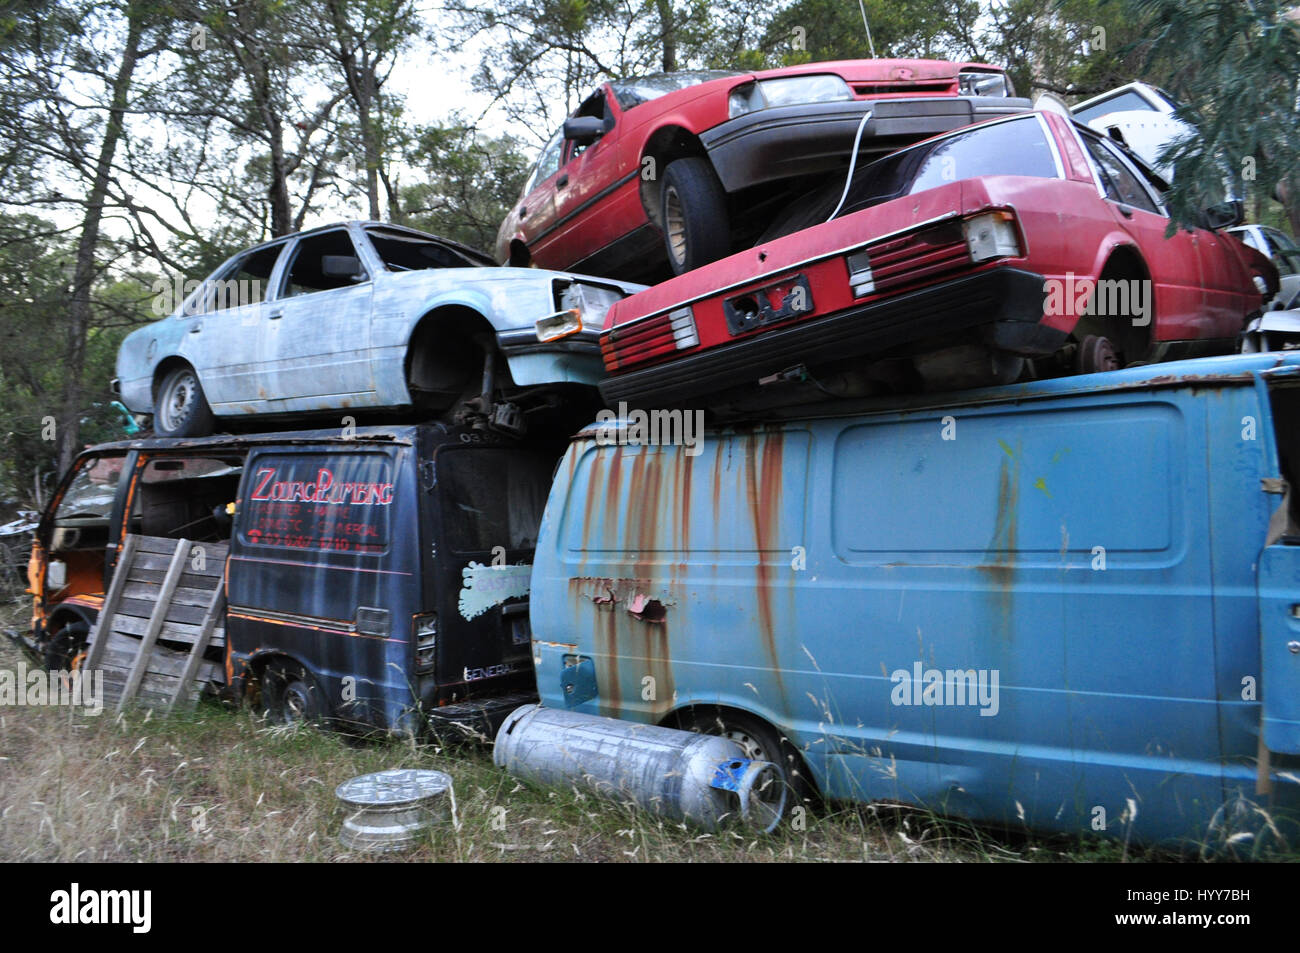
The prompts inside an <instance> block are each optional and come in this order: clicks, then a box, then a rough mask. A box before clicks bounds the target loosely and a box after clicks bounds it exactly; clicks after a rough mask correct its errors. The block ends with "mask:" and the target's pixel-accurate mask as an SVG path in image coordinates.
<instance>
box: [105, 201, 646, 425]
mask: <svg viewBox="0 0 1300 953" xmlns="http://www.w3.org/2000/svg"><path fill="white" fill-rule="evenodd" d="M642 287H643V286H641V285H635V284H628V283H625V282H618V281H610V280H606V279H601V278H587V277H584V276H579V275H573V274H567V273H563V272H554V271H542V270H539V269H533V268H502V267H498V266H497V265H496V264H495V263H494V262H493V261H492V260H491V259H490V258H488V257H487V256H485V255H482V254H480V253H478V252H476V251H474V250H472V249H470V248H468V247H466V246H464V245H460V244H458V243H456V242H451V241H447V240H445V239H440V238H436V237H434V236H432V235H427V234H425V233H423V232H418V231H415V230H414V229H409V228H402V227H398V226H394V225H385V224H381V223H378V222H347V223H342V224H338V225H330V226H326V227H323V228H317V229H314V230H312V231H308V232H302V233H299V234H296V235H290V236H286V237H284V238H279V239H276V240H274V241H271V242H267V243H265V244H262V245H258V246H256V247H255V248H251V249H249V250H247V251H244V252H241V253H240V254H238V255H236V256H234V257H233V258H231V259H230V260H229V261H227V262H225V263H224V264H222V265H221V267H220V268H218V269H217V270H216V271H215V272H213V274H212V275H210V276H209V277H208V278H206V279H205V280H203V281H201V282H200V281H192V282H189V283H186V284H182V283H181V282H179V281H178V282H175V283H174V286H169V285H168V284H167V282H165V281H162V282H159V283H158V285H156V286H155V288H154V290H155V292H156V293H157V297H156V299H155V301H156V302H157V303H156V304H155V309H156V310H157V311H158V312H159V313H163V314H166V315H167V316H166V317H164V318H163V319H162V320H160V321H155V322H153V323H151V324H148V325H145V326H144V327H142V328H139V329H137V330H136V331H133V332H132V333H131V334H129V335H128V336H127V337H126V339H125V340H124V341H123V342H122V346H121V349H120V350H119V352H118V357H117V379H116V380H115V382H114V386H115V389H116V390H117V391H118V392H119V393H120V395H121V399H122V402H123V403H124V404H126V406H127V407H128V408H129V409H130V410H131V411H132V412H134V413H147V414H153V417H154V430H155V431H156V432H157V433H159V434H162V435H166V436H199V435H203V434H205V433H209V432H211V431H212V429H213V428H214V427H215V424H216V420H215V419H216V418H236V417H241V416H245V415H258V414H273V415H298V414H312V413H319V412H323V411H344V410H370V409H373V410H394V409H400V410H414V411H418V412H426V411H427V412H429V413H441V412H444V411H446V410H448V409H449V408H452V407H466V408H469V409H470V411H471V412H477V413H479V414H481V415H483V416H484V417H486V418H487V419H488V421H489V423H491V424H493V425H494V426H497V427H498V428H499V429H505V430H509V429H511V428H512V427H514V426H516V422H517V420H518V413H519V408H518V406H517V405H516V404H515V403H512V401H519V402H523V401H526V400H528V399H529V398H530V397H531V396H533V395H536V394H538V393H539V392H542V393H544V392H546V391H548V390H554V389H555V387H556V386H557V385H567V384H579V385H595V384H596V383H597V382H598V381H599V380H600V379H601V377H602V376H603V375H604V369H603V365H602V363H601V359H600V350H599V345H598V335H599V332H600V329H601V326H602V324H603V322H604V315H605V311H606V310H607V309H608V308H609V306H610V305H611V304H613V303H614V302H615V301H617V300H619V299H620V298H623V297H625V296H626V295H629V294H634V293H635V292H637V291H640V290H642ZM173 305H174V307H173Z"/></svg>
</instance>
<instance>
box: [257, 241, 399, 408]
mask: <svg viewBox="0 0 1300 953" xmlns="http://www.w3.org/2000/svg"><path fill="white" fill-rule="evenodd" d="M288 254H289V258H288V261H287V263H286V266H285V267H284V269H283V270H282V273H281V276H280V278H279V279H278V285H279V286H278V289H277V294H276V298H275V300H274V301H272V302H269V303H268V304H267V305H266V306H265V309H264V310H265V315H266V317H265V320H264V321H263V325H262V328H263V352H264V353H265V354H266V355H267V356H268V358H269V365H268V368H267V371H268V373H267V374H266V375H264V378H263V386H264V387H265V388H266V396H267V398H268V400H269V402H270V405H269V409H270V410H271V411H273V412H274V411H306V410H328V409H334V408H343V407H346V406H364V405H366V404H370V403H373V402H374V396H375V394H374V391H375V388H374V381H373V377H372V374H371V367H370V316H371V315H370V312H371V302H372V298H373V294H374V285H373V282H372V280H371V274H370V270H369V269H368V267H367V266H366V264H365V262H364V260H363V258H362V256H361V253H360V251H359V250H358V249H357V246H356V244H355V243H354V242H353V240H352V236H351V235H349V234H348V230H347V229H346V228H331V229H327V230H325V231H321V232H314V233H309V234H307V235H304V236H302V237H300V238H299V239H298V240H297V241H296V242H295V243H294V245H293V246H292V247H291V248H290V250H289V253H288ZM349 262H350V266H351V267H353V269H354V270H353V271H352V272H351V273H349V274H345V273H342V272H341V271H340V268H341V267H343V266H345V265H349Z"/></svg>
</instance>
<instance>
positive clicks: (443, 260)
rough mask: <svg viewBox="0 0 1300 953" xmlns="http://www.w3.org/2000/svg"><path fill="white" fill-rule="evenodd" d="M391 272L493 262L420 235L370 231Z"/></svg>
mask: <svg viewBox="0 0 1300 953" xmlns="http://www.w3.org/2000/svg"><path fill="white" fill-rule="evenodd" d="M366 235H367V236H368V237H369V238H370V244H371V245H372V246H374V249H375V251H376V252H377V253H378V254H379V257H380V259H381V260H382V261H383V263H384V267H385V268H387V269H388V270H389V271H419V270H421V269H423V268H480V267H485V266H487V265H489V264H491V262H489V261H484V260H483V259H480V258H474V257H471V256H470V255H468V254H467V253H465V252H463V251H461V250H460V249H458V248H455V247H453V246H451V245H447V244H445V243H443V242H439V241H434V240H433V239H431V238H423V237H421V236H419V235H410V234H407V233H405V232H386V231H380V230H379V229H371V230H369V231H367V232H366Z"/></svg>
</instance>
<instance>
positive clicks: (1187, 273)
mask: <svg viewBox="0 0 1300 953" xmlns="http://www.w3.org/2000/svg"><path fill="white" fill-rule="evenodd" d="M1163 190H1164V183H1163V181H1161V180H1160V179H1159V178H1158V177H1157V176H1155V174H1154V173H1152V172H1151V171H1150V170H1148V169H1146V168H1145V167H1144V166H1142V165H1141V164H1140V162H1138V161H1137V160H1135V159H1134V158H1133V157H1131V156H1130V155H1128V154H1127V153H1126V152H1125V151H1124V150H1123V149H1122V148H1120V147H1119V146H1118V145H1117V144H1116V143H1115V142H1113V141H1112V140H1110V139H1106V138H1104V137H1101V136H1099V135H1097V134H1095V133H1093V132H1092V131H1090V130H1088V129H1086V128H1085V127H1082V126H1078V125H1076V124H1074V123H1072V122H1071V121H1070V120H1069V119H1067V118H1065V117H1063V116H1061V115H1058V114H1056V113H1052V112H1032V113H1027V114H1024V115H1021V116H1015V117H1010V118H1005V119H998V120H992V121H990V122H986V123H980V124H978V125H973V126H970V127H968V128H966V129H962V130H958V131H956V132H952V133H949V134H947V135H945V136H941V137H937V138H934V139H931V140H929V141H927V142H924V143H921V144H918V145H915V146H912V147H910V148H907V149H904V150H901V151H899V152H897V153H895V154H893V155H890V156H888V157H886V158H884V159H880V160H877V161H876V162H874V163H871V164H870V165H866V166H864V167H862V168H858V169H856V171H855V172H854V173H853V175H852V178H851V180H849V181H848V182H844V181H839V182H834V183H830V184H829V185H827V186H826V187H825V188H823V189H822V190H821V191H820V192H818V193H814V194H811V195H809V196H806V197H805V198H804V199H802V200H800V201H797V202H795V203H793V204H792V205H791V207H790V209H789V210H788V211H787V212H786V213H785V214H784V215H783V216H782V217H781V218H780V219H779V220H778V221H777V222H776V223H775V224H774V225H773V226H772V228H771V229H770V230H769V233H768V234H767V235H765V236H764V237H763V240H761V241H760V242H759V243H758V244H757V245H756V246H755V247H753V248H751V249H749V250H747V251H743V252H740V253H738V254H735V255H732V256H731V257H729V258H726V259H724V260H722V261H719V262H717V263H715V264H713V265H710V266H708V267H706V268H701V269H699V270H697V271H694V272H691V273H690V274H686V275H682V276H680V277H677V278H674V279H671V280H669V281H666V282H663V283H662V284H659V285H657V286H655V287H653V288H650V289H648V290H646V291H643V292H641V293H639V294H636V295H633V296H631V297H629V298H626V299H624V300H623V301H621V302H618V303H616V304H615V305H613V307H611V308H610V309H609V312H608V314H607V315H606V319H605V328H604V331H603V332H602V334H601V351H602V354H603V355H604V359H605V367H606V369H607V370H608V371H609V372H610V374H611V375H612V376H611V377H610V378H609V379H608V380H606V381H605V382H604V383H603V384H602V385H601V390H602V392H603V394H604V396H605V398H606V400H607V401H609V402H611V403H613V402H615V401H618V400H627V401H629V402H635V403H663V404H673V403H681V402H682V401H685V400H691V399H700V398H702V397H704V396H705V395H709V396H712V397H718V396H719V395H721V394H723V393H724V392H726V391H728V390H729V389H731V388H745V389H746V390H747V391H749V390H752V387H753V385H755V384H766V385H770V386H772V387H775V391H774V392H773V398H774V399H775V400H776V401H778V402H781V401H784V400H786V399H787V398H788V396H789V394H790V387H791V386H794V387H797V388H802V389H803V390H804V391H809V392H815V393H818V394H824V393H829V394H831V395H834V396H861V395H869V394H872V393H877V392H879V391H880V390H881V389H882V388H899V387H903V388H911V387H915V386H918V385H924V386H927V387H930V388H950V387H960V386H977V385H980V384H992V383H999V382H1000V383H1006V382H1009V381H1011V380H1014V379H1016V378H1017V377H1019V376H1020V375H1021V374H1023V373H1026V370H1027V368H1026V361H1029V360H1032V361H1033V364H1032V366H1031V367H1030V368H1028V371H1029V372H1030V373H1037V374H1039V375H1047V374H1060V373H1069V372H1091V371H1102V370H1107V369H1110V368H1114V367H1119V366H1123V365H1125V364H1128V363H1133V362H1138V361H1158V360H1166V359H1170V358H1173V357H1182V356H1192V355H1194V354H1197V353H1212V352H1216V351H1222V352H1226V351H1231V350H1232V349H1233V348H1234V347H1235V344H1236V341H1237V338H1238V335H1239V334H1240V333H1241V331H1242V327H1243V325H1244V323H1245V321H1246V320H1247V319H1248V317H1249V316H1250V315H1252V314H1254V313H1255V312H1257V311H1259V310H1260V309H1261V307H1262V305H1263V302H1264V301H1265V300H1267V298H1268V297H1269V296H1271V295H1272V294H1273V289H1275V288H1276V287H1277V280H1278V279H1277V271H1276V269H1275V268H1274V266H1273V265H1272V264H1271V263H1270V262H1269V260H1268V259H1267V258H1266V257H1265V256H1263V255H1261V254H1259V253H1258V252H1256V251H1255V250H1254V249H1251V248H1248V247H1246V246H1245V245H1243V244H1242V243H1241V242H1239V241H1238V240H1237V239H1236V238H1234V237H1232V236H1231V235H1228V234H1225V233H1222V232H1219V231H1217V230H1216V229H1219V228H1224V227H1228V226H1230V225H1233V224H1236V223H1237V222H1239V221H1240V214H1241V208H1240V203H1229V204H1228V205H1225V206H1217V207H1215V208H1213V209H1208V210H1206V224H1207V226H1209V227H1207V228H1195V229H1179V230H1178V231H1176V232H1175V233H1174V234H1173V235H1172V236H1171V237H1168V238H1166V237H1165V230H1166V226H1167V225H1168V224H1169V218H1168V216H1167V213H1166V211H1165V207H1164V204H1163V200H1162V193H1163ZM780 395H785V396H780Z"/></svg>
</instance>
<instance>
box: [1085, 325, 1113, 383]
mask: <svg viewBox="0 0 1300 953" xmlns="http://www.w3.org/2000/svg"><path fill="white" fill-rule="evenodd" d="M1119 367H1120V362H1119V355H1118V354H1116V353H1115V345H1114V344H1112V343H1111V341H1110V338H1106V337H1100V336H1096V335H1091V334H1090V335H1088V336H1087V337H1086V338H1084V339H1083V343H1082V344H1080V345H1079V371H1080V372H1081V373H1083V374H1097V373H1101V372H1103V371H1114V370H1118V369H1119Z"/></svg>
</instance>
